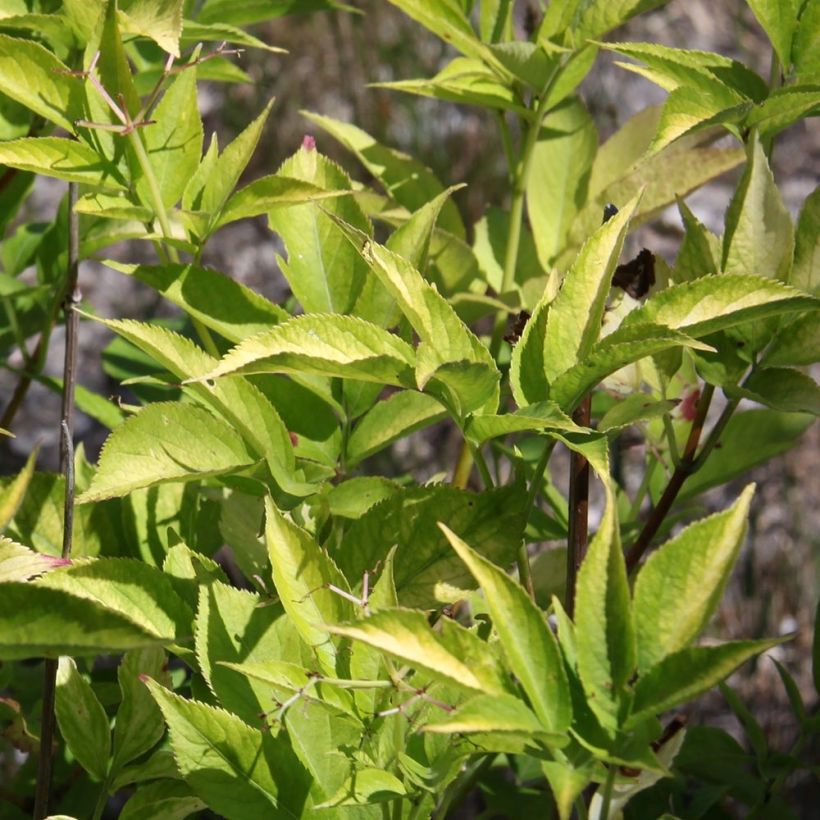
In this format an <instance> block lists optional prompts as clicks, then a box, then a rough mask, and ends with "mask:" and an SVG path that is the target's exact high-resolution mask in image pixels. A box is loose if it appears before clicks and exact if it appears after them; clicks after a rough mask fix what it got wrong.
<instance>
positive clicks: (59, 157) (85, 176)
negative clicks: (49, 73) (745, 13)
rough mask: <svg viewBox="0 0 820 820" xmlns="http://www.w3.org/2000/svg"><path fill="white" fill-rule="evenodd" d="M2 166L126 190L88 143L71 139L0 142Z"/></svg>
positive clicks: (24, 138)
mask: <svg viewBox="0 0 820 820" xmlns="http://www.w3.org/2000/svg"><path fill="white" fill-rule="evenodd" d="M0 37H2V35H0ZM0 164H2V165H7V166H8V167H9V168H19V169H20V170H21V171H32V172H33V173H36V174H42V175H43V176H47V177H55V178H56V179H65V180H68V181H69V182H82V183H85V184H86V185H99V186H101V187H103V188H108V189H109V190H115V191H116V190H122V189H123V187H124V182H123V179H122V176H121V175H120V173H119V171H118V170H117V169H116V168H115V167H114V166H113V165H111V164H110V163H109V162H108V161H107V160H106V159H105V158H104V157H101V156H100V155H99V154H98V153H97V152H96V151H95V150H94V149H93V148H89V147H88V146H87V145H86V144H85V143H83V142H77V141H76V140H71V139H62V138H60V137H23V138H22V139H17V140H8V141H7V142H0Z"/></svg>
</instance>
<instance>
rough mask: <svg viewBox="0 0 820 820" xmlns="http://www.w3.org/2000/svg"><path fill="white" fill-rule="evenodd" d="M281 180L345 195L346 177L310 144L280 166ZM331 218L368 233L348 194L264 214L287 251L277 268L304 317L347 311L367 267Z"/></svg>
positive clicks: (366, 222) (367, 225)
mask: <svg viewBox="0 0 820 820" xmlns="http://www.w3.org/2000/svg"><path fill="white" fill-rule="evenodd" d="M277 173H278V174H280V175H281V176H288V177H292V178H293V179H300V180H302V181H304V182H307V183H310V184H311V185H316V186H317V187H319V188H323V189H326V190H335V191H350V190H351V188H352V186H351V182H350V178H349V177H348V176H347V174H346V173H345V172H344V171H343V170H342V169H341V168H340V167H339V166H338V165H336V163H334V162H332V161H331V160H329V159H328V158H327V157H325V156H322V155H321V154H320V153H319V152H318V151H317V150H316V148H315V147H313V146H312V145H307V146H306V145H303V146H302V147H301V148H300V149H299V150H298V151H297V152H296V153H295V154H294V155H293V156H291V157H289V158H288V159H286V160H285V162H284V163H282V166H281V167H280V168H279V170H278V171H277ZM330 214H333V215H334V216H336V217H338V218H340V219H342V220H344V221H345V222H348V223H349V224H351V225H355V226H356V227H357V228H358V229H359V230H362V231H364V232H365V233H367V234H369V235H372V233H373V227H372V225H371V224H370V220H369V219H368V218H367V216H365V214H364V212H363V211H362V209H361V207H360V206H359V204H358V202H356V200H355V199H354V198H353V197H351V196H344V197H339V198H337V199H332V200H328V201H327V202H324V203H322V205H321V206H320V205H319V204H318V203H307V204H305V205H294V206H291V207H290V208H276V209H274V210H272V211H271V212H270V213H269V214H268V224H269V225H270V227H271V230H273V231H276V233H278V234H279V235H280V236H281V237H282V239H283V241H284V243H285V248H286V250H287V260H285V259H282V258H280V259H279V266H280V267H281V269H282V273H283V274H284V275H285V278H286V279H287V280H288V283H289V284H290V287H291V290H292V291H293V294H294V296H296V298H297V299H298V300H299V303H300V304H301V305H302V308H303V309H304V311H305V313H350V312H351V309H352V308H353V305H354V304H355V303H356V300H357V298H358V296H359V294H360V292H361V290H362V286H363V285H364V281H365V276H366V275H367V264H366V263H365V262H364V260H363V259H362V258H361V256H360V255H359V254H358V253H357V251H356V249H355V248H353V247H352V246H351V244H350V242H348V240H347V238H346V237H345V235H344V233H343V231H342V230H341V228H340V227H339V225H338V224H337V223H336V222H334V220H333V219H332V218H331V216H330Z"/></svg>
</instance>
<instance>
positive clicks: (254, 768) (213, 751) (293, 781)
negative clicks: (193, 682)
mask: <svg viewBox="0 0 820 820" xmlns="http://www.w3.org/2000/svg"><path fill="white" fill-rule="evenodd" d="M147 685H148V688H149V689H150V691H151V694H152V695H153V697H154V699H155V700H156V701H157V703H158V704H159V707H160V709H162V713H163V715H165V720H166V722H167V723H168V727H169V730H170V734H171V746H172V748H173V750H174V756H175V758H176V761H177V765H178V766H179V770H180V772H181V773H182V776H183V777H184V778H185V781H186V782H187V783H188V785H189V786H190V787H191V788H192V789H193V791H194V792H195V793H196V794H197V795H199V797H201V798H202V799H203V800H204V801H205V802H206V803H207V804H208V806H209V807H210V808H211V809H213V810H214V811H217V812H219V813H221V814H225V815H227V816H230V817H232V818H236V820H256V818H258V817H260V816H263V817H270V818H277V819H278V818H298V817H301V816H302V810H303V807H304V805H305V801H306V799H307V793H308V789H309V783H310V781H309V776H308V774H307V772H306V771H305V770H304V768H303V767H302V764H301V763H300V762H299V760H298V759H297V758H296V756H295V755H294V753H293V750H292V749H291V747H290V745H289V743H288V741H287V739H286V735H284V734H279V735H277V736H276V737H274V736H273V735H271V734H270V733H268V732H261V731H260V730H258V729H253V728H251V727H250V726H248V725H247V724H246V723H243V722H242V721H241V720H240V719H239V718H237V717H236V716H235V715H232V714H230V713H229V712H225V711H223V710H221V709H215V708H214V707H212V706H207V705H206V704H204V703H198V702H196V701H186V700H184V699H183V698H181V697H179V696H178V695H174V694H172V693H170V692H169V691H168V690H166V689H164V688H162V687H161V686H160V685H159V684H157V683H155V682H154V681H148V683H147Z"/></svg>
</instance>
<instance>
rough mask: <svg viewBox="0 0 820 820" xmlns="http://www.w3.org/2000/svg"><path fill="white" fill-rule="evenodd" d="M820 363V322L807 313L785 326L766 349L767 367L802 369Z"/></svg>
mask: <svg viewBox="0 0 820 820" xmlns="http://www.w3.org/2000/svg"><path fill="white" fill-rule="evenodd" d="M816 361H820V322H818V321H817V315H816V314H813V313H807V314H806V315H805V316H799V317H798V318H797V319H795V321H793V322H790V323H788V324H785V325H784V326H783V328H782V329H781V331H780V333H778V334H777V336H775V338H774V341H773V342H772V343H771V344H770V345H769V346H768V347H767V348H766V353H765V355H764V358H763V364H764V365H765V366H766V367H778V366H779V367H789V366H790V367H800V366H801V365H809V364H814V363H815V362H816Z"/></svg>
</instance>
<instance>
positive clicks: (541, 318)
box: [510, 292, 554, 408]
mask: <svg viewBox="0 0 820 820" xmlns="http://www.w3.org/2000/svg"><path fill="white" fill-rule="evenodd" d="M553 297H554V294H550V293H548V292H545V293H544V295H543V296H542V297H541V299H540V301H539V302H538V304H537V305H536V307H535V310H534V311H533V313H532V316H531V317H530V319H529V320H528V321H527V323H526V325H524V332H523V333H522V334H521V338H520V339H519V341H518V344H517V345H515V347H514V348H513V351H512V361H511V363H510V387H511V388H512V394H513V398H514V399H515V402H516V404H517V405H518V406H519V408H520V407H526V406H527V405H534V404H538V403H540V402H542V401H544V400H545V399H546V398H547V396H548V395H549V389H550V388H549V383H548V382H547V377H546V375H545V374H546V364H545V362H544V334H545V332H546V327H547V318H548V316H549V309H550V305H551V304H552V300H553Z"/></svg>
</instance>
